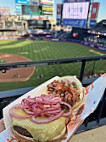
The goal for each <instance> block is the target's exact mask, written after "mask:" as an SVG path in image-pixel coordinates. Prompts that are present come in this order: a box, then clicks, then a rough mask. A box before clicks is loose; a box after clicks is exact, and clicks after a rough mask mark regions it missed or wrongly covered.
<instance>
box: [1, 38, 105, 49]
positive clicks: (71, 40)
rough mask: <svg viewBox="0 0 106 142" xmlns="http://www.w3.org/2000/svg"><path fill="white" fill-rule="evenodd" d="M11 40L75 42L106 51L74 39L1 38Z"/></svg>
mask: <svg viewBox="0 0 106 142" xmlns="http://www.w3.org/2000/svg"><path fill="white" fill-rule="evenodd" d="M11 39H18V40H19V39H26V40H43V41H57V42H58V41H62V42H75V43H80V44H82V45H86V46H89V47H92V48H96V49H99V50H101V51H106V48H104V47H101V46H97V45H95V44H91V43H87V42H85V41H80V40H74V39H58V38H52V39H50V38H48V39H46V38H36V37H32V38H31V37H28V38H23V37H0V40H11Z"/></svg>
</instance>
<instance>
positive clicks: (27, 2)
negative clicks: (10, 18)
mask: <svg viewBox="0 0 106 142" xmlns="http://www.w3.org/2000/svg"><path fill="white" fill-rule="evenodd" d="M15 4H23V5H24V4H25V5H30V0H15Z"/></svg>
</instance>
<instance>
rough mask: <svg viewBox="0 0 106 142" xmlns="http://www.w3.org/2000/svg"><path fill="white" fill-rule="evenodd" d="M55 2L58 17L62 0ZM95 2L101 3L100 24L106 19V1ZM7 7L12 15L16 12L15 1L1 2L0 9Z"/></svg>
mask: <svg viewBox="0 0 106 142" xmlns="http://www.w3.org/2000/svg"><path fill="white" fill-rule="evenodd" d="M54 1H55V6H54V16H56V4H57V3H62V0H54ZM94 2H100V7H99V13H98V19H97V21H98V22H99V21H101V20H103V19H106V0H94ZM5 6H7V7H9V8H10V10H11V13H14V12H15V0H0V7H5Z"/></svg>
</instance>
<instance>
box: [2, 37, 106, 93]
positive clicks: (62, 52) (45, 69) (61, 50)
mask: <svg viewBox="0 0 106 142" xmlns="http://www.w3.org/2000/svg"><path fill="white" fill-rule="evenodd" d="M0 53H6V54H16V55H19V56H24V57H26V58H28V59H30V60H32V61H40V60H46V59H62V58H71V57H84V56H97V55H104V53H101V52H99V51H96V50H93V49H91V48H88V47H86V46H83V45H81V44H76V43H71V42H49V41H32V40H9V41H0ZM2 62H5V61H3V60H2V59H1V58H0V63H2ZM105 65H106V61H96V62H95V63H94V61H93V62H88V63H87V64H86V67H85V72H84V73H85V74H89V73H91V72H92V70H93V69H94V73H104V72H105V71H106V66H105ZM80 69H81V63H70V64H62V65H50V66H40V67H35V72H34V73H33V75H32V76H31V77H30V78H29V80H27V81H20V82H18V81H15V80H14V82H0V91H2V90H11V89H16V88H25V87H32V86H37V85H39V84H41V83H42V82H44V81H46V80H48V79H50V78H52V77H54V76H64V75H77V76H79V74H80ZM8 72H9V71H8ZM24 74H25V72H24Z"/></svg>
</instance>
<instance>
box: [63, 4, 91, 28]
mask: <svg viewBox="0 0 106 142" xmlns="http://www.w3.org/2000/svg"><path fill="white" fill-rule="evenodd" d="M88 9H89V2H76V3H74V2H73V3H64V5H63V25H64V26H75V27H86V22H87V16H88Z"/></svg>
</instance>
